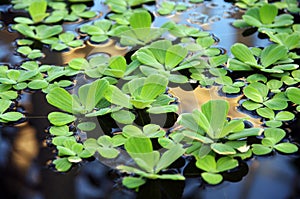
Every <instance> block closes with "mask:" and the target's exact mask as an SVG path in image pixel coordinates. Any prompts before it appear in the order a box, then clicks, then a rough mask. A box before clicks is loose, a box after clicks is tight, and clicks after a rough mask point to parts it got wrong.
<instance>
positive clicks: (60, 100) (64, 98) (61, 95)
mask: <svg viewBox="0 0 300 199" xmlns="http://www.w3.org/2000/svg"><path fill="white" fill-rule="evenodd" d="M46 98H47V101H48V103H49V104H51V105H53V106H55V107H57V108H59V109H61V110H63V111H66V112H69V113H73V98H72V96H71V95H70V93H68V92H67V91H66V90H65V89H63V88H60V87H57V88H53V89H51V91H50V92H49V93H48V94H47V95H46Z"/></svg>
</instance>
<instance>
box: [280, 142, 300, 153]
mask: <svg viewBox="0 0 300 199" xmlns="http://www.w3.org/2000/svg"><path fill="white" fill-rule="evenodd" d="M274 148H275V149H276V150H278V151H280V152H282V153H295V152H297V151H298V147H297V145H295V144H292V143H287V142H284V143H280V144H277V145H275V146H274Z"/></svg>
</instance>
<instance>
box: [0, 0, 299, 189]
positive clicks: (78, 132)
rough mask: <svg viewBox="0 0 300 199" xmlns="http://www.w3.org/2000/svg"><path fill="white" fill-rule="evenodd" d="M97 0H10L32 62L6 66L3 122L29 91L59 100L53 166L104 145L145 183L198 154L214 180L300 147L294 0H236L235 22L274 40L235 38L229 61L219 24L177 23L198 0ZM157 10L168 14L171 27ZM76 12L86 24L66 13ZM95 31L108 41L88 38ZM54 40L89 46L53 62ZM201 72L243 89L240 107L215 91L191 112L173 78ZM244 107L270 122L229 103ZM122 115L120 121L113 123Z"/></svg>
mask: <svg viewBox="0 0 300 199" xmlns="http://www.w3.org/2000/svg"><path fill="white" fill-rule="evenodd" d="M88 1H91V0H69V1H68V2H62V1H55V0H47V1H46V0H24V1H20V0H12V1H11V3H12V4H13V5H14V9H23V10H21V11H25V12H24V13H22V17H19V16H18V17H15V18H14V22H16V24H13V25H12V26H11V27H12V29H14V30H16V31H18V32H19V33H20V34H21V35H22V38H18V39H17V40H16V44H17V45H18V46H20V47H19V48H18V49H17V50H16V52H18V53H19V54H21V55H22V60H21V63H20V64H16V65H12V64H10V63H5V65H1V66H0V123H1V124H2V125H6V124H3V123H8V124H11V123H13V122H17V121H19V120H20V119H21V118H23V117H24V115H23V114H22V113H20V112H17V111H16V110H19V104H18V100H19V99H20V98H19V97H23V94H24V93H26V92H28V91H30V92H33V91H32V90H41V91H42V92H44V93H45V95H46V99H47V102H48V103H49V104H51V105H53V106H54V107H56V108H58V109H59V110H56V111H52V112H50V113H49V114H48V120H49V122H50V123H51V125H52V126H51V127H50V128H49V130H47V133H49V134H48V135H47V136H49V138H50V140H51V141H49V145H50V146H52V147H55V148H56V151H55V153H56V155H57V157H56V159H55V160H54V161H53V164H54V165H55V168H56V169H57V170H58V171H61V172H65V171H67V170H69V169H70V168H71V167H72V164H76V163H79V162H82V161H83V160H84V159H87V158H89V157H91V156H93V155H95V157H98V158H99V157H100V158H99V159H100V160H103V159H104V160H107V161H108V162H111V161H114V159H115V160H118V161H119V159H120V160H126V162H124V161H123V162H122V161H121V162H118V163H117V164H116V165H114V166H116V168H117V169H118V170H120V171H122V174H121V176H122V177H120V178H122V183H123V185H124V186H125V187H127V188H132V189H136V190H138V187H140V186H142V185H143V184H145V183H146V181H147V179H151V180H156V179H159V180H163V179H168V180H184V178H185V177H184V176H183V175H181V174H185V169H186V165H185V166H184V167H182V168H177V167H176V168H173V166H174V165H173V163H174V162H177V160H179V159H181V158H182V157H183V158H185V160H186V163H187V162H190V163H195V166H196V167H195V169H197V168H198V173H199V174H200V176H201V178H202V179H203V181H205V182H207V183H209V184H213V185H215V184H219V183H221V182H222V181H223V179H224V178H223V176H224V175H227V174H230V172H231V170H232V169H236V168H237V167H238V166H239V164H240V163H242V161H245V160H246V159H248V158H250V157H252V155H253V154H254V155H266V154H270V153H272V152H273V153H274V152H275V151H277V152H280V153H295V152H297V151H298V145H299V144H298V143H296V142H291V141H289V140H290V134H289V132H288V131H285V130H284V129H283V128H284V127H285V126H284V125H287V124H290V123H292V122H293V120H295V118H297V116H298V115H297V114H296V112H295V111H294V109H296V111H298V112H299V111H300V100H299V99H300V89H299V88H298V84H299V82H300V73H299V70H297V68H298V67H299V65H298V62H297V60H296V59H299V55H297V52H298V50H299V41H300V39H299V32H300V26H299V24H293V23H295V22H296V20H295V21H294V20H293V16H292V15H290V14H288V13H289V12H290V13H291V12H292V14H293V15H294V16H297V14H298V12H299V8H297V2H296V1H295V0H284V1H281V2H275V3H271V2H269V3H268V2H266V1H264V0H262V1H257V0H242V1H237V2H236V5H237V6H239V7H241V8H243V9H246V11H245V14H244V15H243V16H242V19H241V20H236V21H235V22H234V23H233V24H234V26H236V27H241V28H252V29H254V30H256V29H258V31H259V32H260V33H264V34H259V36H265V37H268V39H269V40H270V42H272V44H270V45H266V46H263V47H253V48H249V47H247V46H246V45H244V44H242V43H236V44H233V45H232V46H231V54H232V58H230V59H228V55H227V53H226V50H222V49H221V48H218V47H217V46H216V45H217V43H218V39H217V38H216V37H215V36H214V35H213V33H210V32H208V31H203V30H202V29H201V28H200V27H196V25H195V24H192V23H190V22H189V21H187V22H186V24H177V19H178V18H177V17H180V14H178V13H177V14H176V15H175V16H169V17H165V16H162V15H169V14H172V13H174V11H183V10H185V9H187V8H188V7H189V6H190V4H186V3H187V2H185V4H181V3H179V2H177V3H174V2H170V1H165V2H163V3H162V4H160V5H158V7H155V5H152V4H151V5H150V4H147V5H145V3H149V2H152V0H122V1H117V0H105V1H104V2H101V3H104V4H106V5H107V6H108V7H109V11H110V12H109V13H107V12H106V11H104V12H103V10H102V8H100V9H99V6H103V5H102V4H98V5H97V4H95V5H94V6H93V7H92V8H90V7H88V5H91V4H92V2H90V3H91V4H85V3H84V2H88ZM95 2H96V1H95ZM95 2H94V3H95ZM199 2H202V0H193V1H189V3H199ZM199 5H201V4H199ZM199 5H198V4H194V5H193V7H197V6H199ZM211 6H213V4H211ZM283 9H284V10H283ZM95 10H96V11H95ZM156 11H157V12H158V13H159V14H160V16H159V15H157V13H155V12H156ZM11 12H13V14H14V12H15V10H11ZM153 12H154V15H152V13H153ZM293 12H295V13H293ZM281 13H283V14H281ZM102 14H103V15H102ZM187 14H188V13H186V12H184V13H182V15H183V16H186V15H187ZM24 16H27V17H24ZM94 17H95V18H94ZM98 17H100V18H98ZM92 18H94V19H92ZM157 18H159V19H161V20H162V21H161V22H162V23H164V22H166V23H164V24H163V25H161V24H160V23H161V22H160V21H157V20H156V19H157ZM79 19H80V21H79ZM90 19H92V20H93V21H91V20H90ZM98 19H99V20H98ZM295 19H296V18H295ZM76 20H78V21H77V22H78V24H79V25H78V24H74V23H64V22H70V21H71V22H74V21H76ZM4 21H5V20H4ZM175 21H176V22H175ZM5 23H6V22H3V25H4V24H5ZM1 24H2V23H1ZM77 25H78V26H77ZM74 27H76V28H77V29H74ZM4 28H6V24H5V25H4ZM4 28H3V29H4ZM203 28H205V27H204V26H203ZM77 32H78V33H77ZM88 39H89V40H90V41H91V42H95V43H97V44H91V43H90V42H87V45H86V46H85V45H83V43H84V41H86V40H88ZM107 40H111V41H112V43H113V44H116V48H118V47H119V45H121V47H122V48H123V47H124V49H125V48H126V49H127V51H126V52H129V50H131V52H130V53H128V54H126V55H123V54H122V55H120V54H118V55H116V53H115V52H114V53H112V55H108V54H107V52H102V51H105V50H103V48H99V49H100V52H98V46H103V44H104V42H105V41H107ZM44 44H47V45H49V46H50V47H51V49H50V53H51V51H52V50H56V51H62V50H66V49H68V48H74V52H77V50H78V52H79V54H78V57H77V54H76V57H74V59H71V60H70V61H69V60H68V59H67V61H66V63H64V64H65V65H63V66H59V65H52V64H49V65H48V64H45V63H48V62H51V63H52V61H53V62H54V60H48V59H44V58H45V57H44V55H43V53H44V50H45V48H44V47H45V46H44ZM42 45H43V46H42ZM104 45H105V44H104ZM77 47H84V48H85V49H84V51H85V50H86V49H90V48H91V47H92V48H95V49H94V50H96V51H97V55H95V54H93V52H94V51H92V52H87V53H88V54H85V55H82V54H80V52H81V50H83V49H79V48H78V49H77ZM86 47H87V48H86ZM56 53H57V54H59V55H62V57H64V54H65V52H56ZM117 53H119V52H117ZM131 53H132V54H133V55H132V54H131ZM131 55H132V56H131ZM130 56H131V57H130ZM46 58H47V57H46ZM28 59H30V60H31V59H33V60H35V59H39V61H41V62H42V63H43V64H40V63H39V62H37V61H28ZM245 71H246V72H245ZM245 74H246V75H245ZM249 74H250V75H249ZM190 82H193V86H194V85H195V84H197V86H198V85H200V87H207V88H209V87H210V86H213V87H214V88H215V87H216V86H217V87H218V89H219V94H222V95H224V93H225V94H226V96H229V97H231V96H232V95H230V94H235V95H234V96H238V97H237V99H240V100H239V101H238V103H237V104H236V106H237V107H230V106H229V103H228V102H227V101H226V100H208V101H207V102H205V103H203V104H199V109H195V110H192V111H191V112H186V111H185V110H184V109H182V110H181V108H182V107H181V103H182V101H181V99H177V96H176V95H173V92H172V91H173V89H172V88H169V87H172V86H173V85H174V84H173V83H181V84H183V86H184V85H186V84H187V83H190ZM70 86H73V87H72V90H70V88H71V87H70ZM180 86H182V85H180ZM188 86H189V87H191V85H190V84H189V85H188ZM30 89H31V90H30ZM47 93H48V94H47ZM228 94H229V95H228ZM11 100H14V101H11ZM182 104H183V103H182ZM289 105H291V106H289ZM241 107H243V108H245V109H247V110H248V111H251V114H252V115H254V116H256V117H257V118H259V119H261V122H262V125H261V126H258V125H259V124H255V125H256V126H255V127H252V126H251V125H250V120H248V118H245V117H243V118H239V117H231V115H230V112H229V110H233V109H234V111H238V110H240V108H241ZM236 109H237V110H236ZM175 112H177V113H178V114H179V118H178V119H177V117H175V118H173V119H174V122H175V120H176V119H177V120H176V123H175V125H173V123H172V125H170V126H172V127H171V128H169V129H165V126H163V127H162V125H157V124H155V123H154V122H153V123H152V121H151V120H152V118H151V119H149V121H148V117H149V118H150V116H152V115H153V114H159V115H158V116H161V115H168V114H169V113H175ZM166 113H167V114H166ZM156 116H157V115H156ZM144 117H145V118H144ZM249 117H250V116H249ZM107 118H108V120H109V122H107V121H106V119H107ZM138 120H142V122H138ZM144 120H145V121H144ZM97 122H98V123H99V125H100V127H101V128H102V131H103V132H101V130H100V129H99V128H97V127H98V126H97ZM159 122H161V121H159ZM111 123H113V125H116V126H113V127H112V129H110V127H108V130H107V131H106V130H104V128H103V127H105V125H108V126H109V125H110V124H111ZM249 126H250V128H249ZM103 133H104V134H103ZM99 134H100V135H99ZM90 136H93V138H91V137H90ZM97 136H99V137H97ZM157 149H159V150H157ZM189 156H192V157H189ZM128 160H129V161H128ZM128 163H129V164H128ZM109 166H110V165H109ZM169 169H171V170H169ZM179 171H180V173H181V174H179Z"/></svg>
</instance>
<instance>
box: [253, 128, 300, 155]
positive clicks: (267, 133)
mask: <svg viewBox="0 0 300 199" xmlns="http://www.w3.org/2000/svg"><path fill="white" fill-rule="evenodd" d="M285 136H286V133H285V131H284V130H283V129H278V128H267V129H265V130H264V138H263V139H262V140H261V144H252V151H253V153H254V154H255V155H266V154H269V153H271V152H272V151H273V150H274V149H276V150H277V151H280V152H282V153H295V152H296V151H298V147H297V146H296V145H295V144H293V143H289V142H281V143H279V142H280V141H281V140H282V139H283V138H284V137H285Z"/></svg>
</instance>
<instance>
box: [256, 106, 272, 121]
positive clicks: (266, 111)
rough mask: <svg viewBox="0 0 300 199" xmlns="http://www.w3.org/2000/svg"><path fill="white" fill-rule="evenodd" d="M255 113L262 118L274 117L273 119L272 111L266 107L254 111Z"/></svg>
mask: <svg viewBox="0 0 300 199" xmlns="http://www.w3.org/2000/svg"><path fill="white" fill-rule="evenodd" d="M256 112H257V113H258V115H260V116H262V117H264V118H269V119H274V117H275V113H274V111H273V110H272V109H270V108H267V107H265V108H259V109H257V110H256Z"/></svg>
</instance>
